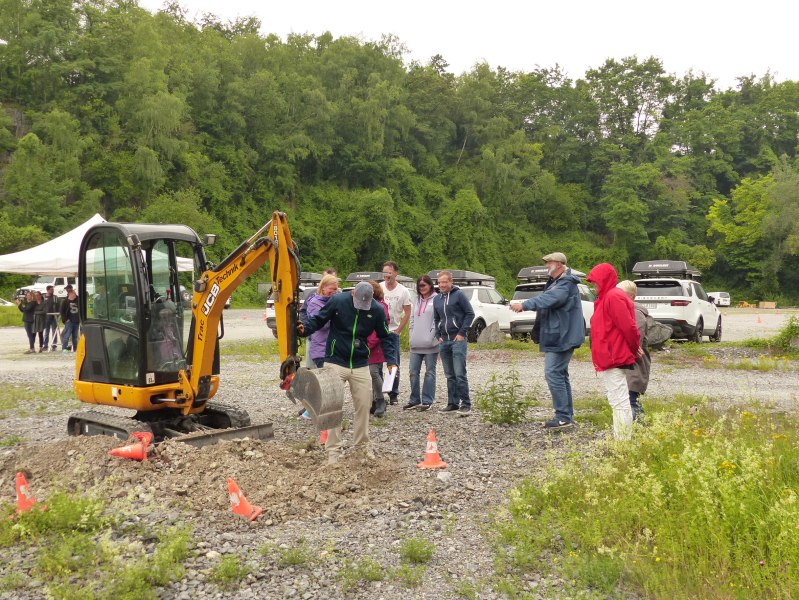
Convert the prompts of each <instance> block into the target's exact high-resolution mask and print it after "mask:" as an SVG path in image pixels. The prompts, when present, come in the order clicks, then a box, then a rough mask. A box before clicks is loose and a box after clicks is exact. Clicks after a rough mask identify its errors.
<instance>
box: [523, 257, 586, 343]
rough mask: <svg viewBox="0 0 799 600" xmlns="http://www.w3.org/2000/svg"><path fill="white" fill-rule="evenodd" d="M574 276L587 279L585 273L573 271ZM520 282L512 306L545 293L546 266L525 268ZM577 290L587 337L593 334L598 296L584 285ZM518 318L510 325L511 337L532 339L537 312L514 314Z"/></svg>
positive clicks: (578, 286)
mask: <svg viewBox="0 0 799 600" xmlns="http://www.w3.org/2000/svg"><path fill="white" fill-rule="evenodd" d="M571 271H572V274H574V275H576V276H577V277H580V278H581V279H583V278H585V273H583V272H582V271H578V270H576V269H572V270H571ZM516 279H518V280H519V285H517V286H516V289H515V290H514V292H513V298H511V301H510V303H511V304H517V303H518V304H521V303H522V302H524V301H525V300H527V299H528V298H534V297H536V296H540V295H541V294H543V293H544V286H545V285H546V283H547V280H548V279H549V274H548V273H547V268H546V266H540V267H525V268H523V269H521V270H520V271H519V274H518V275H517V276H516ZM577 289H578V290H579V291H580V302H581V304H582V308H583V323H584V324H585V335H586V336H588V335H590V334H591V317H592V316H593V314H594V300H596V295H595V294H594V292H593V290H592V289H591V288H590V287H588V286H587V285H585V284H584V283H578V284H577ZM513 314H514V315H516V317H515V318H514V319H513V320H512V321H511V324H510V335H511V337H512V338H513V339H516V340H524V339H527V338H529V337H530V335H531V334H532V332H533V326H534V325H535V311H534V310H531V311H524V312H521V313H513Z"/></svg>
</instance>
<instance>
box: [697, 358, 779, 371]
mask: <svg viewBox="0 0 799 600" xmlns="http://www.w3.org/2000/svg"><path fill="white" fill-rule="evenodd" d="M702 364H703V365H704V366H705V367H706V368H708V369H729V370H734V371H763V372H767V371H791V370H793V365H792V364H791V361H790V360H789V359H788V357H787V356H764V355H760V356H758V357H757V358H755V359H754V360H753V359H750V358H743V359H741V360H733V361H729V360H724V361H722V360H719V359H718V357H716V356H705V357H704V358H703V359H702Z"/></svg>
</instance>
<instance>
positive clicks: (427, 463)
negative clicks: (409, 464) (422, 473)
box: [416, 429, 447, 469]
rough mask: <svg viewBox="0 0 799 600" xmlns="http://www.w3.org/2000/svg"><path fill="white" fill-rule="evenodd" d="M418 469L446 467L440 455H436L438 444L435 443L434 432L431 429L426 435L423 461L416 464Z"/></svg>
mask: <svg viewBox="0 0 799 600" xmlns="http://www.w3.org/2000/svg"><path fill="white" fill-rule="evenodd" d="M416 466H417V467H419V468H420V469H443V468H444V467H446V466H447V463H445V462H444V461H443V460H441V455H440V454H439V453H438V442H436V432H435V431H433V430H432V429H431V430H430V433H428V434H427V448H426V449H425V451H424V460H423V461H422V462H420V463H416Z"/></svg>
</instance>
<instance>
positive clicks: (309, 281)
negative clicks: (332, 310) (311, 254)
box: [264, 271, 322, 337]
mask: <svg viewBox="0 0 799 600" xmlns="http://www.w3.org/2000/svg"><path fill="white" fill-rule="evenodd" d="M320 281H322V274H321V273H309V272H307V271H303V272H302V273H300V285H299V288H300V308H302V305H303V303H304V302H305V300H306V298H308V296H310V295H311V294H312V293H314V292H316V288H318V287H319V282H320ZM264 320H265V321H266V326H267V327H269V329H271V330H272V335H274V336H275V337H277V319H276V318H275V301H274V299H273V298H272V297H271V296H270V297H269V298H268V299H267V300H266V311H265V312H264Z"/></svg>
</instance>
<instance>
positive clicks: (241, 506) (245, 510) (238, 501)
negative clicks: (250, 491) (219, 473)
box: [227, 478, 264, 521]
mask: <svg viewBox="0 0 799 600" xmlns="http://www.w3.org/2000/svg"><path fill="white" fill-rule="evenodd" d="M227 491H228V495H229V496H230V510H232V511H233V512H234V513H236V514H237V515H241V516H242V517H244V518H246V519H249V520H250V521H255V519H257V518H258V516H259V515H260V514H261V513H262V512H264V509H263V508H261V507H260V506H254V505H252V504H250V503H249V502H247V498H245V497H244V494H242V493H241V490H240V489H239V486H238V485H236V482H235V481H233V479H232V478H229V479H228V480H227Z"/></svg>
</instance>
